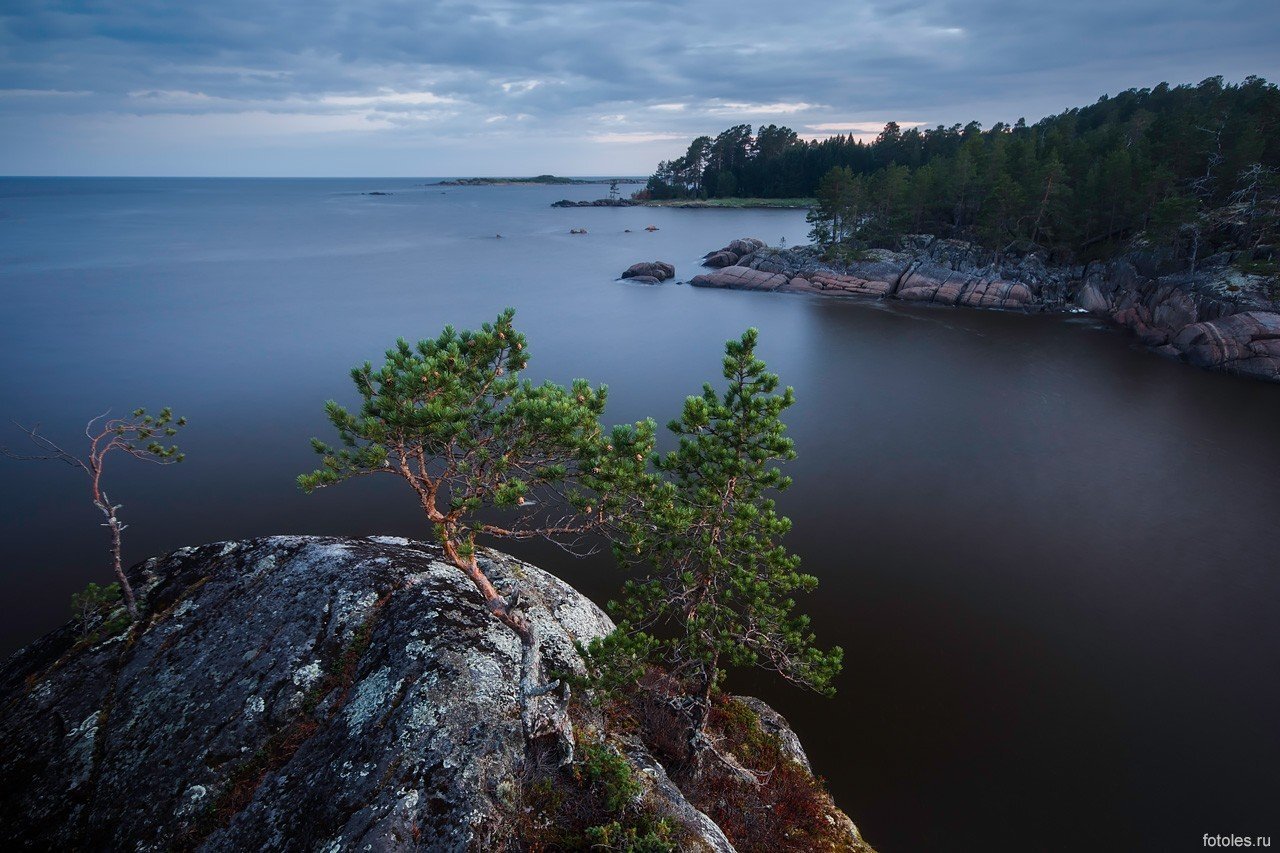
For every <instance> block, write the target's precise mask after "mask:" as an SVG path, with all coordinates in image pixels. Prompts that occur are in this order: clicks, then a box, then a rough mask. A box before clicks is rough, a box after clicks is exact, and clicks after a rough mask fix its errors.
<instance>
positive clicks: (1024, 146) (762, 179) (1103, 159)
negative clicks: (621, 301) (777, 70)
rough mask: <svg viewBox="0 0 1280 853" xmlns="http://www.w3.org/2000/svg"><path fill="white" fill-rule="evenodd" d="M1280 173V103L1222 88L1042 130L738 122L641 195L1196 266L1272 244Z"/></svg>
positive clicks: (1051, 123) (1100, 104)
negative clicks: (806, 205)
mask: <svg viewBox="0 0 1280 853" xmlns="http://www.w3.org/2000/svg"><path fill="white" fill-rule="evenodd" d="M1278 176H1280V91H1277V88H1276V86H1275V85H1274V84H1272V83H1269V82H1267V81H1266V80H1264V79H1262V78H1260V77H1248V78H1246V79H1245V80H1244V81H1243V82H1240V83H1224V81H1223V79H1222V78H1221V77H1211V78H1209V79H1207V80H1204V81H1203V82H1201V83H1199V84H1196V85H1190V84H1186V85H1179V86H1170V85H1169V84H1167V83H1161V84H1160V85H1158V86H1155V87H1154V88H1148V89H1130V90H1127V91H1124V92H1121V93H1120V94H1118V95H1115V96H1113V97H1108V96H1105V95H1104V96H1103V97H1101V98H1099V99H1098V101H1097V102H1096V103H1094V104H1092V105H1090V106H1086V107H1078V108H1074V109H1070V110H1067V111H1065V112H1062V113H1059V114H1057V115H1053V116H1049V117H1047V118H1044V119H1041V120H1040V121H1038V122H1036V123H1034V124H1028V123H1027V122H1026V121H1025V120H1024V119H1018V121H1016V122H1015V123H1013V124H1005V123H1003V122H999V123H997V124H995V125H994V126H992V127H990V128H988V129H985V130H984V129H983V128H982V126H981V124H979V123H978V122H976V121H974V122H969V123H968V124H967V125H963V126H962V125H959V124H956V125H952V126H951V127H943V126H938V127H935V128H932V129H924V130H922V129H918V128H906V129H903V128H901V127H900V126H898V125H897V124H896V123H894V122H890V123H888V124H887V125H885V127H884V130H883V131H882V132H881V133H880V134H879V135H878V136H876V137H875V139H874V140H872V141H871V142H864V141H862V140H861V139H858V138H856V137H854V136H851V135H850V136H845V135H839V136H834V137H831V138H828V139H822V140H813V141H805V140H801V139H800V138H799V137H798V136H797V134H796V133H795V131H793V130H791V129H790V128H786V127H778V126H776V125H767V126H765V127H761V128H760V129H759V130H758V132H756V133H755V134H754V135H753V134H752V128H751V126H750V125H746V124H741V125H736V126H734V127H732V128H729V129H728V130H725V131H724V132H723V133H721V134H719V135H718V136H716V137H715V138H712V137H709V136H701V137H698V138H697V139H695V140H693V142H692V143H691V144H690V145H689V148H688V150H687V151H686V152H685V154H684V155H682V156H681V157H678V158H676V159H675V160H670V161H664V162H662V163H659V164H658V168H657V171H655V172H654V174H653V175H652V176H651V177H650V178H649V182H648V184H647V185H646V187H645V189H644V190H643V191H642V193H643V194H644V195H646V196H648V197H651V198H721V197H735V196H736V197H748V196H750V197H762V198H786V197H814V198H817V200H818V203H819V204H818V216H817V217H815V219H816V222H815V225H816V226H817V227H815V234H814V237H815V239H817V240H818V241H819V242H838V241H841V240H861V241H863V242H865V243H867V244H870V245H875V244H887V243H889V242H891V241H892V239H893V238H894V237H896V236H898V235H901V234H903V233H920V232H924V233H933V234H939V235H943V236H951V237H959V238H964V239H969V240H973V241H975V242H977V243H980V244H981V245H983V246H986V247H988V248H991V249H995V250H1003V249H1007V248H1030V247H1039V248H1043V249H1045V250H1047V251H1048V252H1049V253H1050V255H1051V256H1052V257H1054V258H1055V259H1059V260H1072V261H1080V260H1089V259H1093V258H1100V257H1106V256H1108V255H1111V254H1114V253H1115V252H1116V251H1117V250H1118V249H1119V248H1120V247H1122V246H1124V245H1126V244H1127V242H1128V241H1129V240H1130V239H1131V238H1132V237H1133V236H1134V235H1136V234H1138V233H1139V232H1146V233H1147V234H1148V235H1149V236H1150V238H1151V240H1152V241H1153V242H1154V243H1155V244H1157V245H1159V246H1165V247H1167V248H1168V249H1169V251H1170V253H1171V254H1172V255H1174V256H1176V257H1177V258H1179V259H1182V260H1184V261H1185V260H1188V259H1194V257H1195V256H1196V255H1197V254H1200V255H1203V254H1204V253H1205V251H1207V250H1208V249H1209V248H1212V247H1213V245H1214V244H1225V243H1230V244H1232V245H1233V246H1235V247H1237V248H1253V247H1257V246H1265V245H1268V244H1270V243H1271V242H1273V241H1275V239H1276V237H1277V222H1278V221H1280V177H1278ZM1267 258H1268V260H1270V259H1271V256H1270V255H1267Z"/></svg>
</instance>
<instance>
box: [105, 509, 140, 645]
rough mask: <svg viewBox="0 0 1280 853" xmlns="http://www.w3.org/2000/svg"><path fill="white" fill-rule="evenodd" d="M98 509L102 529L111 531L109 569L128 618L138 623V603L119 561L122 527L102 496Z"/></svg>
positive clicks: (113, 510) (114, 512)
mask: <svg viewBox="0 0 1280 853" xmlns="http://www.w3.org/2000/svg"><path fill="white" fill-rule="evenodd" d="M98 509H100V510H102V514H103V515H105V516H106V517H107V523H106V524H104V525H103V527H108V528H110V529H111V568H112V569H113V570H114V571H115V573H116V580H118V581H119V582H120V591H121V592H122V593H123V594H124V604H125V607H127V608H128V609H129V616H130V617H131V618H132V619H133V621H134V622H137V621H138V601H137V599H136V598H134V595H133V587H132V586H131V585H130V584H129V579H128V578H127V577H125V574H124V565H123V564H122V562H121V560H120V552H121V543H120V539H121V536H120V534H121V532H122V531H123V530H124V526H123V525H122V524H120V519H118V518H116V511H115V508H114V507H112V506H111V504H110V502H109V501H107V500H106V496H105V495H104V496H103V500H102V501H100V502H98Z"/></svg>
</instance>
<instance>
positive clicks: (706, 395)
mask: <svg viewBox="0 0 1280 853" xmlns="http://www.w3.org/2000/svg"><path fill="white" fill-rule="evenodd" d="M758 337H759V335H758V332H757V331H756V330H755V329H749V330H748V331H747V332H746V333H744V334H743V335H742V337H741V338H740V339H739V340H736V341H729V342H728V343H727V344H726V346H725V357H724V363H723V374H724V378H725V380H727V383H728V384H727V387H726V388H725V389H724V391H723V393H720V392H717V391H716V389H715V388H713V387H712V386H711V385H710V384H708V385H706V386H704V388H703V391H702V394H701V395H699V396H695V397H689V398H688V399H687V400H685V404H684V409H683V411H682V413H681V415H680V417H679V418H677V419H675V420H673V421H672V422H671V423H670V424H669V425H668V428H669V429H670V430H671V432H673V433H674V434H675V435H676V436H677V437H678V438H679V446H678V447H677V448H676V449H675V450H673V451H671V452H670V453H668V454H666V455H665V456H656V455H655V457H654V462H655V467H656V469H657V472H658V476H659V477H660V478H661V479H660V482H659V483H657V484H656V485H654V486H653V487H652V490H651V492H650V497H649V499H648V500H646V501H645V502H644V505H643V506H642V507H640V508H639V509H637V510H636V511H635V512H634V513H633V514H632V516H631V517H630V518H629V519H627V520H625V521H624V524H623V529H624V530H625V531H626V533H627V534H628V536H629V538H628V539H627V540H626V544H625V546H624V547H622V548H620V549H619V552H620V553H621V554H623V555H624V556H626V557H627V558H628V559H629V560H630V561H633V562H634V563H635V564H636V565H639V566H642V567H645V568H646V569H647V574H645V575H644V576H643V577H641V578H640V579H638V580H632V581H629V582H628V583H627V584H626V586H625V588H624V592H623V596H622V598H621V600H620V601H619V602H617V603H615V605H614V607H613V609H614V611H615V613H616V614H618V615H619V618H620V620H621V624H620V629H619V631H618V632H617V635H616V636H615V638H614V639H613V640H612V641H611V643H612V644H613V645H614V646H615V647H616V648H617V649H619V650H621V651H622V652H624V654H626V655H632V656H633V657H632V659H634V654H635V653H636V651H637V649H639V650H641V652H640V653H642V654H647V655H652V656H654V657H655V658H656V659H657V661H658V662H660V663H661V664H663V665H664V666H665V667H666V668H667V669H668V670H669V672H670V673H671V674H672V675H673V676H674V677H675V678H676V679H677V681H678V682H679V683H680V684H681V685H682V686H683V689H684V690H685V692H686V693H687V695H688V697H689V698H690V699H691V700H692V702H691V704H692V711H693V715H692V716H693V719H692V724H693V725H692V739H693V740H692V743H691V746H693V747H695V748H696V747H697V745H698V743H699V741H700V739H701V737H702V733H703V730H704V729H705V727H706V723H707V716H708V713H709V710H710V706H711V699H712V691H713V689H714V688H715V687H716V685H717V684H718V683H719V682H720V681H721V680H722V679H723V678H724V676H725V670H726V668H727V667H763V668H765V669H770V670H773V671H775V672H777V673H778V674H780V675H781V676H782V677H784V678H786V679H787V680H789V681H792V682H794V683H797V684H800V685H802V686H805V687H809V688H812V689H814V690H818V691H820V692H823V693H830V692H831V691H832V689H833V688H832V679H833V678H834V677H835V675H836V674H837V673H838V672H839V670H840V666H841V659H842V656H843V653H842V651H841V650H840V649H839V648H833V649H831V650H830V651H823V650H821V649H820V648H819V647H818V646H817V645H816V640H815V637H814V635H813V633H812V631H811V630H810V628H809V618H808V617H807V616H805V615H803V614H800V613H798V612H796V602H795V600H794V598H793V596H795V595H796V594H798V593H803V592H810V591H812V590H813V589H814V588H815V587H816V586H817V583H818V581H817V579H816V578H814V577H813V576H812V575H808V574H804V573H802V572H801V571H800V570H799V565H800V559H799V557H797V556H796V555H794V554H792V553H790V552H789V551H788V550H787V549H786V548H785V547H784V546H783V545H782V544H781V540H782V538H783V536H785V535H786V533H787V531H788V530H790V528H791V522H790V520H789V519H787V518H786V517H784V516H781V515H779V514H778V512H777V509H776V507H775V505H774V501H773V498H772V497H770V494H771V493H772V492H778V491H782V490H783V489H785V488H787V486H788V485H789V484H790V479H789V478H788V477H786V476H784V475H783V474H782V472H781V471H780V470H779V469H778V467H777V463H779V462H783V461H785V460H788V459H791V458H793V457H794V456H795V450H794V447H793V443H792V441H791V439H789V438H787V437H786V435H785V431H786V427H785V425H784V424H783V422H782V420H781V414H782V412H783V411H784V410H786V409H787V408H788V407H789V406H791V405H792V403H793V402H794V395H793V393H792V390H791V389H790V388H787V389H785V390H784V391H783V392H782V393H780V394H779V393H775V392H776V391H777V389H778V377H777V376H776V375H774V374H772V373H769V372H768V371H767V370H766V366H765V363H764V362H763V361H761V360H760V359H758V358H756V355H755V350H756V343H757V339H758ZM649 632H652V635H651V634H650V633H649ZM609 645H610V643H603V644H597V651H602V650H605V651H607V649H608V646H609ZM606 658H607V655H606Z"/></svg>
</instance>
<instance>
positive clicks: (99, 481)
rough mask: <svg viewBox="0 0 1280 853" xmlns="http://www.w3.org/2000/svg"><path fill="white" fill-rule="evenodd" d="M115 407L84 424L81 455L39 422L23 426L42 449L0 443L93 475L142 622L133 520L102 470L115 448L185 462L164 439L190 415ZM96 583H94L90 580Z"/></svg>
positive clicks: (120, 576)
mask: <svg viewBox="0 0 1280 853" xmlns="http://www.w3.org/2000/svg"><path fill="white" fill-rule="evenodd" d="M110 414H111V413H110V412H109V411H108V412H104V413H103V414H101V415H98V417H96V418H94V419H93V420H91V421H89V422H88V423H87V424H85V427H84V434H85V438H87V439H89V452H88V453H87V454H86V455H84V456H80V455H78V454H75V453H71V452H69V451H67V450H64V449H63V448H62V447H60V446H59V445H57V444H55V443H54V442H53V441H52V440H50V439H49V438H46V437H45V436H44V435H42V434H41V433H40V427H39V426H38V425H37V426H34V427H23V426H19V429H21V430H22V431H23V432H25V433H26V434H27V437H28V438H30V439H31V441H32V443H33V444H35V445H36V447H37V448H38V449H39V452H37V453H35V454H23V453H15V452H14V451H12V450H9V449H8V448H0V452H3V454H4V455H5V456H8V457H9V458H11V459H22V460H34V461H38V462H62V463H63V464H66V465H70V466H72V467H74V468H79V469H80V470H81V471H83V472H84V473H85V474H87V475H88V477H89V496H90V498H91V500H92V501H93V505H94V506H95V507H97V509H98V511H99V512H100V513H102V517H103V518H104V519H105V521H103V523H102V526H103V527H105V528H107V530H108V531H109V532H110V534H111V552H110V553H111V570H112V572H114V573H115V576H116V582H117V583H118V584H119V585H120V590H121V592H123V594H124V604H125V608H126V609H127V610H128V611H129V619H130V620H131V621H133V622H137V621H138V619H139V618H140V617H141V613H140V611H139V609H138V600H137V598H136V597H135V596H134V593H133V585H132V584H130V583H129V578H128V577H126V576H125V573H124V563H123V558H122V551H123V538H124V531H125V530H126V529H128V527H129V525H127V524H125V523H124V522H123V521H122V520H121V518H120V510H121V509H123V508H124V505H123V504H117V503H112V502H111V498H110V497H109V496H108V495H107V490H106V483H105V482H104V480H103V471H104V469H105V466H106V461H107V457H108V456H110V455H111V454H112V453H116V454H118V455H125V456H132V457H133V458H134V459H138V460H141V461H143V462H151V463H153V464H156V465H171V464H173V463H176V462H181V461H182V460H183V459H184V458H186V457H185V455H184V454H182V453H179V452H178V446H177V445H176V444H170V445H165V444H164V443H163V442H162V441H161V439H165V440H167V439H170V438H173V437H174V436H175V435H177V434H178V430H180V429H182V428H183V427H185V426H186V425H187V419H186V418H175V417H174V416H173V411H172V410H171V409H169V408H168V407H165V408H163V409H161V410H160V413H159V414H157V415H149V414H147V410H146V409H134V410H133V411H132V412H130V413H129V416H128V417H123V418H113V417H110ZM91 586H92V585H91Z"/></svg>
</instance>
